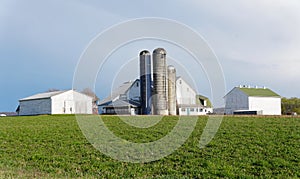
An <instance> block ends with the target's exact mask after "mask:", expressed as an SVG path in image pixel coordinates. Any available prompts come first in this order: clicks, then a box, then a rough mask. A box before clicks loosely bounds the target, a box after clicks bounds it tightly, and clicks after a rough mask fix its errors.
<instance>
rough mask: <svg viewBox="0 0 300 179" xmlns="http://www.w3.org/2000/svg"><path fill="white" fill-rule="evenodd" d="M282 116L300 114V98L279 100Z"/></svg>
mask: <svg viewBox="0 0 300 179" xmlns="http://www.w3.org/2000/svg"><path fill="white" fill-rule="evenodd" d="M281 111H282V114H288V115H290V114H293V113H297V114H300V98H296V97H293V98H282V99H281Z"/></svg>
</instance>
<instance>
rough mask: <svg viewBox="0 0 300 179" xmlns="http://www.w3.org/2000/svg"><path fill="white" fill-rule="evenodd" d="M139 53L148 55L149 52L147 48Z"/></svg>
mask: <svg viewBox="0 0 300 179" xmlns="http://www.w3.org/2000/svg"><path fill="white" fill-rule="evenodd" d="M140 55H150V52H149V51H148V50H143V51H141V52H140Z"/></svg>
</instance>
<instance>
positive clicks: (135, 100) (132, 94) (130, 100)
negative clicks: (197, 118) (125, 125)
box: [98, 77, 212, 115]
mask: <svg viewBox="0 0 300 179" xmlns="http://www.w3.org/2000/svg"><path fill="white" fill-rule="evenodd" d="M140 100H141V93H140V80H139V79H137V80H135V81H129V82H125V83H123V84H122V85H121V86H120V87H118V88H117V89H116V90H114V91H113V92H112V94H111V95H110V96H108V97H107V98H105V99H103V100H102V101H100V102H99V104H98V109H99V114H128V115H137V114H141V101H140ZM209 103H210V102H209V100H208V98H206V97H204V96H201V95H197V93H196V92H195V90H194V89H193V88H192V87H191V86H190V85H188V83H187V82H186V81H184V79H183V78H182V77H178V78H177V79H176V106H177V110H176V111H177V114H178V115H205V114H207V113H212V108H211V106H210V105H209ZM152 112H153V111H152Z"/></svg>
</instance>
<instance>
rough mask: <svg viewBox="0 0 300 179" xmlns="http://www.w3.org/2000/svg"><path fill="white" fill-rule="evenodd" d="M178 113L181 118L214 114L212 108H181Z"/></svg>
mask: <svg viewBox="0 0 300 179" xmlns="http://www.w3.org/2000/svg"><path fill="white" fill-rule="evenodd" d="M178 112H179V115H180V116H199V115H207V113H209V112H210V113H212V108H208V109H207V108H200V107H179V108H178Z"/></svg>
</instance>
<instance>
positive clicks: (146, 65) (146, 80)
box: [140, 50, 151, 115]
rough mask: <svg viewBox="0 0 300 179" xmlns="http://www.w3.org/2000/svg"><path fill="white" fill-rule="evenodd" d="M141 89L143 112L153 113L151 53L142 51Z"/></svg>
mask: <svg viewBox="0 0 300 179" xmlns="http://www.w3.org/2000/svg"><path fill="white" fill-rule="evenodd" d="M140 83H141V85H140V91H141V108H142V111H141V112H142V114H146V115H148V114H151V54H150V52H149V51H147V50H144V51H142V52H140Z"/></svg>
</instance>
